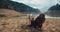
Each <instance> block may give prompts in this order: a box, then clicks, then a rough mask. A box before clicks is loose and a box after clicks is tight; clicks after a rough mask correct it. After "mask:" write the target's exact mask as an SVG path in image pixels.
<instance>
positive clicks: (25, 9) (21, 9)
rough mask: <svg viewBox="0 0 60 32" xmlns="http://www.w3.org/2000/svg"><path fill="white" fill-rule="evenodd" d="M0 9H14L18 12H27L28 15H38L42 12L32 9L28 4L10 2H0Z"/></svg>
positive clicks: (7, 0) (8, 0)
mask: <svg viewBox="0 0 60 32" xmlns="http://www.w3.org/2000/svg"><path fill="white" fill-rule="evenodd" d="M0 8H4V9H13V10H15V11H17V12H25V13H26V12H27V13H31V12H33V13H38V12H40V11H39V9H35V8H32V7H30V6H28V5H26V4H23V3H18V2H14V1H10V0H1V1H0Z"/></svg>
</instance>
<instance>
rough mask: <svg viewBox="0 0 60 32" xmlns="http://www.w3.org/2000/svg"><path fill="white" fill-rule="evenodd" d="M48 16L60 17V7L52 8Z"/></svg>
mask: <svg viewBox="0 0 60 32" xmlns="http://www.w3.org/2000/svg"><path fill="white" fill-rule="evenodd" d="M46 14H47V15H49V16H52V17H60V5H59V4H56V5H54V6H52V7H50V8H49V9H48V11H47V12H46Z"/></svg>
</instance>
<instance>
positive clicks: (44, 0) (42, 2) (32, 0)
mask: <svg viewBox="0 0 60 32" xmlns="http://www.w3.org/2000/svg"><path fill="white" fill-rule="evenodd" d="M12 1H15V2H19V3H24V4H26V5H28V6H31V7H33V8H38V9H39V10H40V11H41V12H46V11H47V10H48V9H49V8H50V7H51V6H53V5H56V4H57V3H58V4H60V0H12Z"/></svg>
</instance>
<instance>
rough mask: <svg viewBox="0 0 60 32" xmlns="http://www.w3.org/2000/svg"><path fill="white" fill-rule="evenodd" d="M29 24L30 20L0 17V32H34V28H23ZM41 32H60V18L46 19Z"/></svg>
mask: <svg viewBox="0 0 60 32" xmlns="http://www.w3.org/2000/svg"><path fill="white" fill-rule="evenodd" d="M29 24H30V23H29V19H28V18H20V17H0V32H29V31H30V32H32V31H33V30H34V28H29V29H26V28H22V25H23V26H25V25H29ZM25 27H26V26H25ZM36 30H38V29H35V30H34V31H36ZM41 32H60V18H46V20H45V22H44V24H43V27H42V29H41Z"/></svg>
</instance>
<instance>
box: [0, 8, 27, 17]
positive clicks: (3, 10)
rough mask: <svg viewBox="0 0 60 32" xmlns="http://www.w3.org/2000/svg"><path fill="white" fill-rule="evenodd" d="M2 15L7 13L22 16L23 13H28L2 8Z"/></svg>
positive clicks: (0, 11) (0, 10) (0, 13)
mask: <svg viewBox="0 0 60 32" xmlns="http://www.w3.org/2000/svg"><path fill="white" fill-rule="evenodd" d="M1 15H6V16H21V15H26V14H23V13H20V12H16V11H15V10H10V9H0V16H1Z"/></svg>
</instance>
